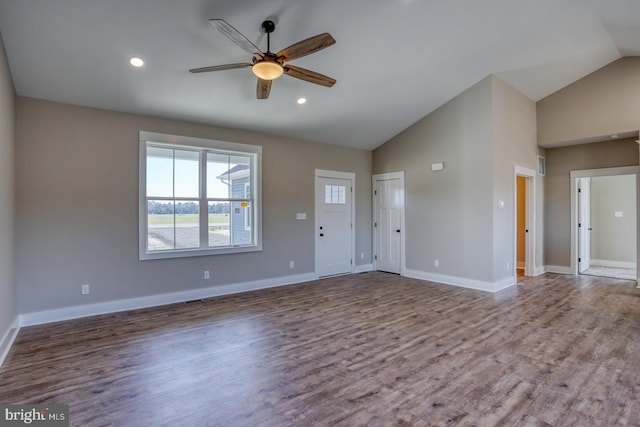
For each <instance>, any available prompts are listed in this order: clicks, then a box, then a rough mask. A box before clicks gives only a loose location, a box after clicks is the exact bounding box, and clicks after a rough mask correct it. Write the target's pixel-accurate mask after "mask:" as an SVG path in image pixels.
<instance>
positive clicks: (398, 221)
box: [373, 178, 404, 274]
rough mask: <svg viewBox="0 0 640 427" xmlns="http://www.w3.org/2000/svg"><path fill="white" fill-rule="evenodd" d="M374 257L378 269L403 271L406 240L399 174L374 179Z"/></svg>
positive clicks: (394, 271)
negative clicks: (403, 249) (404, 238)
mask: <svg viewBox="0 0 640 427" xmlns="http://www.w3.org/2000/svg"><path fill="white" fill-rule="evenodd" d="M373 198H374V224H373V225H374V246H375V248H374V251H375V253H374V261H375V266H376V270H380V271H387V272H389V273H396V274H399V273H400V264H401V248H402V246H401V243H402V233H403V232H404V230H402V208H403V205H404V197H403V188H402V182H401V180H400V179H399V178H392V179H376V180H375V181H374V194H373Z"/></svg>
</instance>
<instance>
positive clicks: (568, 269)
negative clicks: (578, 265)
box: [544, 265, 575, 274]
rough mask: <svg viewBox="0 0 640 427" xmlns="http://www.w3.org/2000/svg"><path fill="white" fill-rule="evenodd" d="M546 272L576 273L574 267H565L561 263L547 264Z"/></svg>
mask: <svg viewBox="0 0 640 427" xmlns="http://www.w3.org/2000/svg"><path fill="white" fill-rule="evenodd" d="M544 271H545V273H557V274H575V273H574V272H573V268H572V267H565V266H561V265H545V266H544Z"/></svg>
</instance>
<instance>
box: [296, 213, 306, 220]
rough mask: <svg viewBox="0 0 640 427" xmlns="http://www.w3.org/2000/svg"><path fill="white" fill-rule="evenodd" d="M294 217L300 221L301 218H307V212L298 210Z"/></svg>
mask: <svg viewBox="0 0 640 427" xmlns="http://www.w3.org/2000/svg"><path fill="white" fill-rule="evenodd" d="M296 219H297V220H298V221H301V220H305V219H307V213H306V212H298V213H297V214H296Z"/></svg>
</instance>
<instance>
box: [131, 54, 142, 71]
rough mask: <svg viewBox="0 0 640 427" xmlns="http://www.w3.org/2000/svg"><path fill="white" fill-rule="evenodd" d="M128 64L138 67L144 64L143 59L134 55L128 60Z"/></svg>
mask: <svg viewBox="0 0 640 427" xmlns="http://www.w3.org/2000/svg"><path fill="white" fill-rule="evenodd" d="M129 64H131V65H133V66H134V67H137V68H140V67H142V66H143V65H144V61H143V60H142V58H138V57H135V56H134V57H133V58H131V59H130V60H129Z"/></svg>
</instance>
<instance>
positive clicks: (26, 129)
mask: <svg viewBox="0 0 640 427" xmlns="http://www.w3.org/2000/svg"><path fill="white" fill-rule="evenodd" d="M16 105H17V111H16V114H17V121H16V141H17V153H16V154H17V160H16V189H17V190H16V191H17V236H18V237H17V263H16V265H17V283H18V303H19V311H20V313H29V312H36V311H40V310H47V309H55V308H63V307H70V306H77V305H82V304H89V303H97V302H105V301H111V300H118V299H125V298H133V297H140V296H149V295H155V294H162V293H167V292H177V291H184V290H191V289H198V288H205V287H211V286H216V285H222V284H233V283H241V282H245V281H251V280H259V279H266V278H274V277H282V276H287V275H293V274H302V273H311V272H313V271H314V230H313V228H314V226H313V224H314V219H313V218H314V170H315V169H316V168H318V169H328V170H338V171H347V172H355V173H356V190H355V191H356V253H357V254H358V255H359V254H360V253H362V252H364V254H365V257H364V259H363V260H361V259H360V257H359V256H357V257H356V260H355V262H356V263H360V264H369V263H371V152H369V151H362V150H354V149H347V148H342V147H338V146H333V145H327V144H317V143H310V142H305V141H301V140H292V139H287V138H281V137H273V136H267V135H263V134H258V133H252V132H246V131H239V130H231V129H224V128H217V127H211V126H205V125H198V124H193V123H185V122H180V121H174V120H165V119H160V118H153V117H146V116H140V115H132V114H124V113H116V112H109V111H103V110H97V109H90V108H83V107H76V106H70V105H65V104H58V103H53V102H47V101H41V100H35V99H29V98H21V97H18V98H17V103H16ZM140 130H145V131H151V132H160V133H168V134H178V135H185V136H193V137H199V138H210V139H220V140H227V141H232V142H240V143H249V144H255V145H261V146H263V176H262V177H263V183H262V189H263V225H264V227H263V247H264V250H263V251H262V252H256V253H247V254H232V255H219V256H208V257H193V258H182V259H172V260H154V261H139V260H138V210H137V206H138V131H140ZM296 212H306V213H307V215H308V216H307V218H308V219H307V220H306V221H296ZM290 260H293V261H295V266H296V268H295V269H293V270H292V269H289V261H290ZM204 270H210V271H211V280H204V279H203V271H204ZM83 283H90V284H91V295H89V296H81V295H80V286H81V285H82V284H83Z"/></svg>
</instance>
